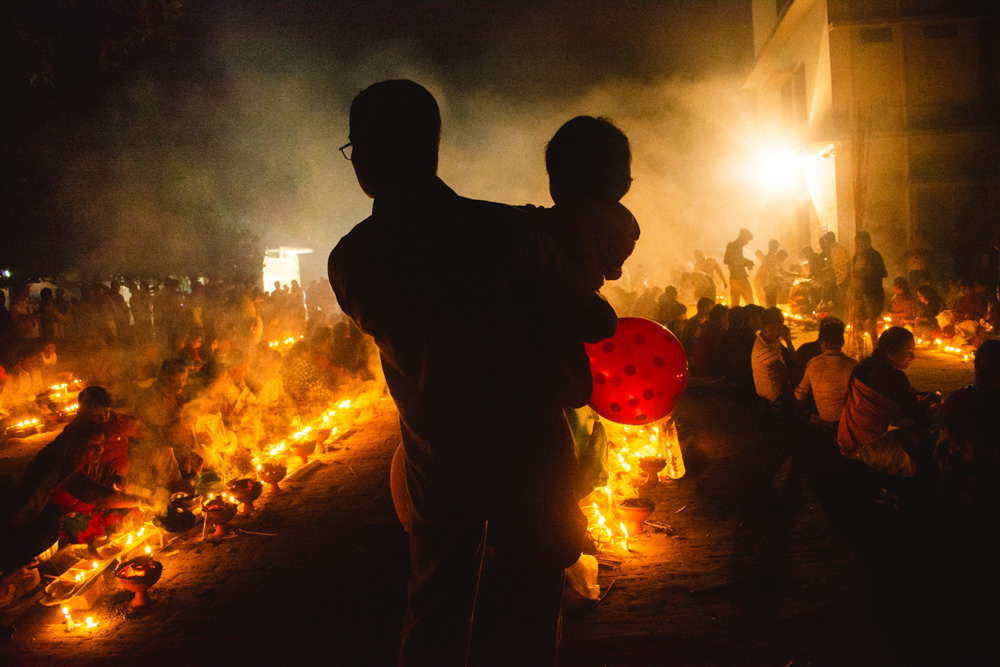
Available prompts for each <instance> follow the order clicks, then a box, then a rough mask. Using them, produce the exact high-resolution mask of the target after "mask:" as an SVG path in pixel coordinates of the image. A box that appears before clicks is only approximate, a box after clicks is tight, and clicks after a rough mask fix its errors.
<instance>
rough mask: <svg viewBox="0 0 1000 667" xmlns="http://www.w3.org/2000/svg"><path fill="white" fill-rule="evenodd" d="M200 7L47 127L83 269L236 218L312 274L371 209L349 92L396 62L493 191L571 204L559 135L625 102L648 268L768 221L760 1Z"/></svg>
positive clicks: (447, 149)
mask: <svg viewBox="0 0 1000 667" xmlns="http://www.w3.org/2000/svg"><path fill="white" fill-rule="evenodd" d="M186 11H187V15H186V16H185V18H184V20H183V21H184V22H183V23H182V24H181V26H180V31H181V33H182V34H184V35H186V37H185V39H183V40H181V42H180V43H179V44H178V45H177V47H176V49H175V51H174V52H173V53H172V54H167V55H165V56H158V57H156V58H149V59H146V60H144V61H143V62H142V63H141V66H137V67H135V68H133V69H132V70H130V71H129V72H128V73H127V75H124V76H122V77H120V79H119V80H118V82H117V83H116V85H115V86H114V87H113V88H112V89H111V90H109V91H108V92H107V94H106V95H105V96H104V97H103V98H102V99H101V101H100V103H99V104H98V105H97V106H96V107H95V108H94V109H92V110H90V111H89V113H88V114H87V115H86V117H84V118H82V119H81V120H80V123H79V124H78V125H73V126H71V127H61V128H54V129H52V130H51V131H50V132H49V134H48V135H45V134H44V133H40V135H41V136H43V137H44V139H43V140H42V141H43V143H45V144H47V146H48V148H47V149H46V150H43V151H40V159H43V160H45V168H46V169H47V170H49V171H50V172H51V174H52V180H53V183H54V185H53V188H52V195H51V199H50V201H49V202H48V204H47V209H48V210H49V213H50V215H51V216H53V217H55V218H57V219H60V220H64V221H65V222H66V224H70V225H72V226H73V227H75V228H77V230H78V232H79V233H81V235H82V237H83V238H84V239H86V241H87V242H86V243H85V244H84V248H83V249H82V250H81V255H80V257H79V265H78V266H77V267H76V268H78V269H80V270H81V271H84V272H85V271H90V270H98V269H99V268H100V267H102V266H107V265H108V263H109V262H108V260H109V257H110V258H114V259H115V260H116V261H118V265H120V266H122V267H123V268H124V269H127V270H132V271H134V272H135V273H146V274H156V273H159V272H166V271H169V270H172V269H173V268H174V267H177V266H178V265H179V264H186V265H187V266H190V267H191V268H192V270H193V269H195V268H197V267H199V266H204V265H206V264H210V263H211V262H212V261H213V257H216V256H217V255H218V254H219V252H220V248H219V247H213V243H214V241H209V242H207V243H204V242H201V243H200V244H197V245H200V246H201V247H194V246H193V244H192V243H191V233H190V232H191V231H192V230H194V229H203V228H204V227H205V226H218V227H220V228H226V229H244V228H245V229H247V230H249V231H251V232H255V233H257V234H258V235H259V236H260V239H261V241H262V243H263V245H264V246H266V247H277V246H278V245H288V246H304V247H310V248H313V249H314V251H315V252H314V254H313V255H308V256H304V257H303V265H304V267H303V272H304V276H303V277H304V278H305V279H306V280H309V279H310V278H314V277H318V276H319V275H321V274H323V273H325V259H326V255H327V253H328V252H329V250H330V249H331V248H332V247H333V245H335V244H336V242H337V240H338V239H339V238H340V236H342V235H343V234H344V233H346V232H347V231H348V230H349V229H350V228H351V226H353V225H354V224H355V223H356V222H358V221H359V220H361V219H363V218H364V217H366V216H367V215H368V213H369V212H370V207H371V202H370V200H369V199H367V197H366V196H365V195H364V194H363V193H362V192H361V190H360V188H358V186H357V183H356V181H355V179H354V174H353V170H352V169H351V165H350V163H349V162H347V161H346V160H344V159H343V157H342V156H341V155H340V154H339V152H338V150H337V147H338V146H340V145H341V144H343V143H346V142H347V138H346V137H347V133H348V123H347V111H348V107H349V104H350V101H351V99H352V98H353V97H354V95H356V94H357V92H358V91H359V90H361V89H362V88H364V87H365V86H367V85H369V84H371V83H373V82H375V81H379V80H383V79H387V78H411V79H413V80H415V81H418V82H420V83H421V84H423V85H425V86H426V87H427V88H428V89H429V90H430V91H431V92H432V93H434V95H435V97H436V98H437V99H438V102H439V104H440V106H441V110H442V116H443V125H444V130H443V137H442V147H441V160H440V170H439V173H440V175H441V176H442V178H443V179H444V180H445V182H447V183H449V184H450V185H451V186H452V187H453V188H455V189H456V190H457V191H458V192H459V193H461V194H464V195H467V196H471V197H478V198H485V199H493V200H498V201H504V202H508V203H512V204H523V203H533V204H539V205H549V204H550V203H551V199H550V198H549V195H548V187H547V177H546V174H545V168H544V160H543V150H544V146H545V142H546V141H547V140H548V139H549V138H550V137H551V136H552V134H553V133H554V132H555V131H556V129H557V128H558V127H559V126H560V125H561V124H562V123H563V122H565V121H566V120H568V119H570V118H572V117H574V116H577V115H581V114H588V115H596V116H607V117H609V118H611V119H612V120H613V121H614V122H615V123H616V124H618V125H619V126H620V127H621V128H622V129H623V130H624V131H625V132H626V134H628V135H629V138H630V140H631V142H632V148H633V156H634V157H633V178H634V184H633V186H632V190H631V191H630V192H629V193H628V194H627V195H626V197H625V199H624V200H623V203H624V204H625V205H627V206H629V207H630V208H631V209H632V210H633V212H634V213H635V215H636V217H637V219H638V220H639V223H640V225H641V227H642V237H641V238H640V241H639V244H638V245H637V248H636V251H635V254H634V255H633V257H632V258H631V259H630V260H629V263H628V264H627V265H626V267H627V268H632V269H635V268H636V267H638V266H639V265H642V266H643V267H644V270H645V271H646V272H647V273H648V274H649V277H650V278H651V279H652V281H653V282H655V283H657V284H664V283H665V281H666V280H667V279H668V273H669V267H670V266H671V264H673V263H675V262H678V261H685V260H687V259H689V257H690V253H691V250H692V249H693V248H695V247H702V248H704V249H705V250H706V252H709V253H714V254H716V256H718V255H719V254H721V248H722V246H723V245H724V243H725V242H726V241H728V240H730V239H731V238H732V237H735V234H736V230H737V229H738V228H739V227H742V226H749V227H751V228H753V227H754V225H755V224H756V222H755V220H756V216H758V215H759V209H760V206H759V201H757V199H758V198H759V197H758V196H757V195H755V194H754V192H753V191H752V189H751V188H750V187H749V186H748V184H747V183H746V182H745V181H744V180H743V179H742V178H741V177H740V175H739V174H738V172H737V171H736V170H735V169H734V164H735V163H736V162H738V161H739V159H740V151H741V150H742V145H743V142H744V137H745V136H746V132H747V128H748V127H749V120H750V119H749V118H748V113H747V109H748V106H747V103H746V102H747V101H746V98H745V96H744V93H743V92H742V91H741V84H742V81H743V78H744V77H745V75H746V73H747V71H748V68H749V65H750V63H751V62H752V36H751V27H750V21H749V14H750V11H749V1H747V0H742V1H735V0H734V1H728V2H725V1H721V0H720V1H714V2H685V1H682V0H675V1H674V2H664V3H656V4H654V3H639V2H624V3H596V2H582V3H581V2H573V3H570V2H542V3H526V2H512V1H509V2H496V3H455V2H443V1H438V2H421V3H403V2H385V1H376V2H343V3H308V2H301V3H294V4H289V3H280V4H276V3H263V2H247V3H226V2H208V3H204V4H199V5H197V6H192V7H189V8H187V10H186ZM213 238H214V237H213ZM217 238H218V243H220V244H225V243H226V242H227V239H228V238H229V237H228V236H227V235H226V234H219V235H218V237H217ZM763 242H764V243H765V244H766V240H765V241H763ZM633 273H636V271H635V270H633Z"/></svg>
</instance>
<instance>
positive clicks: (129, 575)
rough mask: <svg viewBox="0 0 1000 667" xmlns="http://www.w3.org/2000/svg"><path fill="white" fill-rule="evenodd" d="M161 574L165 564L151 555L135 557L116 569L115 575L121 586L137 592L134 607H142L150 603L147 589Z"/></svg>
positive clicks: (133, 601)
mask: <svg viewBox="0 0 1000 667" xmlns="http://www.w3.org/2000/svg"><path fill="white" fill-rule="evenodd" d="M161 574H163V565H162V564H160V562H159V561H155V560H153V557H152V556H149V555H144V556H139V557H138V558H133V559H132V560H130V561H128V562H126V563H125V564H123V565H122V566H121V567H119V568H118V569H117V570H115V577H117V579H118V583H119V584H121V587H122V588H124V589H125V590H127V591H130V592H132V593H135V596H134V597H133V598H132V606H133V607H142V606H143V605H146V604H148V603H149V596H148V595H147V594H146V591H147V590H149V588H150V587H151V586H152V585H153V584H155V583H156V582H157V581H159V580H160V575H161Z"/></svg>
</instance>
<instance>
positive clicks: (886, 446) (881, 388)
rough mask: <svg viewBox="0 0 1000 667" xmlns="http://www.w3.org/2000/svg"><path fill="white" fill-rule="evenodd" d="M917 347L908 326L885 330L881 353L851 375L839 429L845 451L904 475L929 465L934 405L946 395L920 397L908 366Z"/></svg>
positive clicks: (853, 457)
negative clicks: (907, 371) (912, 384)
mask: <svg viewBox="0 0 1000 667" xmlns="http://www.w3.org/2000/svg"><path fill="white" fill-rule="evenodd" d="M915 350H916V341H915V340H914V338H913V334H912V333H910V332H909V331H907V330H906V329H904V328H902V327H889V328H888V329H886V330H885V331H883V332H882V335H881V336H879V339H878V347H877V348H876V350H875V352H874V353H873V354H872V356H870V357H868V358H867V359H865V360H864V361H862V362H861V363H860V364H858V366H857V367H856V368H855V369H854V372H853V373H852V374H851V379H850V382H849V384H848V387H847V401H846V402H845V403H844V410H843V412H842V413H841V417H840V427H839V429H838V431H837V443H838V444H839V445H840V453H841V454H843V455H844V456H846V457H847V458H851V459H856V460H858V461H861V462H862V463H864V464H866V465H868V466H869V467H871V468H874V469H876V470H879V471H881V472H885V473H888V474H890V475H896V476H899V477H913V476H914V475H916V474H917V470H918V467H922V466H923V465H924V464H925V463H928V464H929V462H930V455H931V451H930V448H931V432H930V428H931V409H932V408H934V407H936V401H937V400H939V399H940V396H939V395H936V394H930V395H928V396H925V397H920V396H918V395H917V393H916V392H915V391H914V390H913V387H912V386H911V385H910V380H909V378H907V377H906V369H907V368H908V367H909V365H910V363H911V362H912V361H913V359H914V358H915V357H916V352H915ZM890 426H893V427H894V428H892V429H890Z"/></svg>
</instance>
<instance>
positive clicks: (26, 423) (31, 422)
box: [14, 417, 39, 428]
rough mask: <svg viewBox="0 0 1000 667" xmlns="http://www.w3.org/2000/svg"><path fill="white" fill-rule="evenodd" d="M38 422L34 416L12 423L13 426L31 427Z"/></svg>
mask: <svg viewBox="0 0 1000 667" xmlns="http://www.w3.org/2000/svg"><path fill="white" fill-rule="evenodd" d="M38 424H39V422H38V419H37V418H36V417H32V418H31V419H22V420H21V421H19V422H17V423H16V424H14V428H32V427H33V426H38Z"/></svg>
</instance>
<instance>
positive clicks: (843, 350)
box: [609, 229, 1000, 506]
mask: <svg viewBox="0 0 1000 667" xmlns="http://www.w3.org/2000/svg"><path fill="white" fill-rule="evenodd" d="M752 240H753V234H752V233H751V232H750V231H749V230H746V229H743V230H741V231H740V233H739V235H738V236H737V238H736V239H735V240H734V241H733V242H731V243H730V244H729V245H728V246H727V248H726V253H725V259H724V263H725V264H726V265H727V266H728V267H729V282H728V286H729V289H730V296H731V299H732V301H731V302H730V304H731V305H725V304H722V303H718V301H719V300H720V299H719V292H718V290H717V285H716V283H715V277H716V276H718V277H719V278H720V279H721V280H722V283H721V284H722V286H723V288H725V287H726V282H725V276H724V275H723V274H722V272H721V271H718V270H717V263H714V262H709V261H707V260H706V258H705V255H704V253H703V252H702V251H700V250H699V251H696V252H695V255H694V262H692V264H691V265H689V266H688V267H687V269H688V270H687V271H685V272H684V273H682V274H681V281H680V284H679V285H669V286H667V287H666V288H664V289H660V288H655V287H649V288H646V289H645V290H644V291H640V292H632V293H626V292H624V290H621V289H620V288H616V289H614V290H611V291H610V293H609V296H610V297H612V299H613V303H614V304H615V307H616V310H617V312H618V313H619V315H623V314H630V315H633V316H639V317H647V318H651V319H654V320H656V321H658V322H660V323H661V324H663V325H664V326H666V327H667V328H668V329H670V330H671V331H672V332H673V333H674V334H675V336H676V337H677V338H678V339H679V340H680V342H681V343H682V344H683V346H684V348H685V350H686V352H687V356H688V360H689V368H690V372H691V374H692V375H693V376H694V377H695V378H699V380H696V381H700V382H706V381H707V382H709V383H712V384H714V385H715V386H719V387H725V388H728V389H729V390H731V391H732V393H733V395H735V396H742V397H744V398H747V399H748V400H749V401H750V402H755V403H757V404H759V405H760V406H762V409H763V410H765V411H766V412H767V413H768V414H769V415H770V416H771V418H773V419H775V420H800V421H805V422H808V423H810V424H812V425H813V426H815V427H817V428H819V429H820V432H821V433H825V434H826V436H825V437H828V438H831V439H833V440H835V441H836V443H837V446H838V448H839V451H840V453H841V454H842V455H843V457H845V458H847V459H850V460H853V461H857V462H860V463H862V464H864V465H865V466H866V467H868V468H870V469H872V470H875V471H878V473H880V474H884V475H887V476H890V477H893V478H910V479H913V478H916V479H920V480H922V483H924V488H931V487H934V486H936V487H937V488H939V489H948V494H949V499H948V502H952V503H959V504H961V503H962V499H963V498H964V499H965V500H966V501H969V502H971V499H972V498H973V497H975V498H976V502H977V503H979V502H980V501H983V502H985V499H986V497H987V496H988V498H989V503H993V504H994V505H993V506H995V504H996V503H997V502H998V500H1000V495H998V494H997V493H996V488H997V486H998V485H997V480H998V479H1000V477H998V476H997V475H998V473H1000V450H998V449H997V446H996V443H997V442H1000V440H998V438H997V433H1000V424H997V421H996V410H991V409H980V408H981V407H982V406H983V405H986V404H985V403H983V402H982V401H983V400H987V401H994V404H995V405H1000V393H998V390H1000V385H998V381H1000V369H998V360H997V351H998V348H1000V305H998V299H1000V289H998V288H997V286H994V289H993V290H992V292H990V290H989V289H988V288H987V286H986V284H985V283H986V281H985V280H983V279H979V280H973V279H959V280H956V281H952V282H951V283H950V285H949V290H948V296H947V297H946V298H942V297H941V296H940V295H939V293H938V291H937V290H936V289H935V287H934V286H933V285H932V276H931V275H930V274H929V273H928V272H927V271H926V270H923V271H918V272H914V274H913V275H911V276H910V277H906V276H898V277H896V278H895V279H893V280H892V283H891V295H890V298H889V299H886V294H885V292H884V290H883V281H884V280H885V278H886V277H887V271H886V268H885V264H884V262H883V260H882V257H881V255H880V254H879V253H878V251H876V250H874V249H873V248H872V246H871V239H870V237H869V236H868V234H867V233H864V232H859V233H858V235H857V239H856V249H855V253H854V256H853V257H851V256H850V255H849V254H848V252H847V250H846V249H845V248H843V246H841V245H840V244H839V243H838V242H837V240H836V237H835V236H834V234H833V233H831V232H828V233H826V234H824V235H823V236H821V237H820V247H821V251H820V252H815V251H810V249H806V251H804V252H803V253H802V257H803V260H804V261H803V262H802V264H801V265H800V266H798V267H795V268H793V269H786V268H785V266H784V261H785V259H786V257H785V256H784V255H781V254H780V253H781V251H780V247H779V244H778V242H777V241H774V240H772V241H770V243H769V244H768V252H767V253H766V254H765V253H763V252H762V251H757V257H758V260H759V261H760V268H759V269H758V272H757V276H756V277H755V279H754V280H751V278H750V271H752V269H753V268H754V267H755V266H757V264H756V263H755V262H754V261H752V260H750V259H747V258H745V257H744V249H745V248H746V247H747V245H748V244H749V243H750V242H751V241H752ZM713 264H714V266H713ZM762 273H763V274H764V276H763V278H761V277H760V275H761V274H762ZM775 276H778V277H779V278H780V279H779V280H778V281H777V283H778V287H777V288H775V280H774V278H775ZM911 280H914V281H917V282H918V286H917V288H916V290H915V294H914V291H913V290H911V286H910V285H911ZM793 281H794V282H793ZM782 282H784V286H783V287H782ZM755 294H756V296H757V297H758V298H762V300H763V301H764V303H765V304H766V305H757V304H755V303H754V295H755ZM685 299H691V300H693V299H697V301H696V304H695V307H694V308H693V309H692V308H689V307H688V306H686V305H685V304H684V303H683V300H685ZM741 301H743V302H746V303H744V304H742V305H741ZM779 303H781V304H783V305H784V304H787V306H786V310H787V311H789V312H790V313H791V314H793V315H796V314H802V315H805V316H807V317H806V318H805V320H806V321H807V322H809V323H815V322H818V335H817V337H816V339H815V340H812V341H809V342H805V343H802V344H801V345H800V346H799V347H798V348H796V346H795V344H794V342H793V339H792V336H791V330H790V328H789V326H788V325H787V324H786V321H787V319H788V317H789V315H787V314H786V312H785V311H783V310H782V309H780V308H779V307H778V304H779ZM946 304H948V305H947V306H946ZM852 334H853V337H854V340H853V344H852V340H851V339H852ZM859 336H864V339H863V340H864V343H867V344H862V343H859V342H858V340H859V338H858V337H859ZM920 339H922V340H923V341H927V342H930V343H932V344H934V345H935V346H937V345H939V344H942V343H943V344H946V345H949V346H952V347H953V349H958V350H962V351H963V352H964V353H966V354H967V355H968V356H969V357H972V356H974V357H975V362H974V363H975V369H976V384H975V386H974V387H972V388H969V389H968V390H964V391H963V392H958V393H956V394H953V395H952V396H950V397H948V398H947V400H946V401H944V402H943V403H942V397H941V396H940V394H938V393H936V392H930V393H918V392H916V391H914V389H913V387H912V386H911V384H910V382H909V380H908V378H907V376H906V369H907V367H908V366H909V364H910V362H912V360H913V359H914V358H915V353H916V352H915V351H916V349H917V341H918V340H920ZM971 396H974V397H975V398H974V399H972V398H968V397H971ZM961 397H965V398H961ZM986 397H988V398H986ZM974 406H977V407H974ZM971 461H975V464H970V462H971ZM956 471H961V472H960V473H956ZM987 480H988V481H987Z"/></svg>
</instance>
